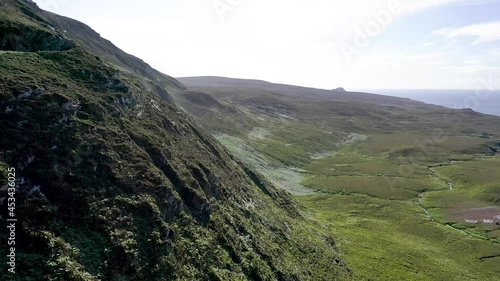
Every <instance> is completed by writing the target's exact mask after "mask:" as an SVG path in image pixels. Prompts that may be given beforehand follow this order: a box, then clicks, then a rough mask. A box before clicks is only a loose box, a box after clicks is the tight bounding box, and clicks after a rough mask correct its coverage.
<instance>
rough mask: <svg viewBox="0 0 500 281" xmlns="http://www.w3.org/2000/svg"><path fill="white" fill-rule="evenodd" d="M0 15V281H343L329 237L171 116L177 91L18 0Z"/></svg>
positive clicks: (100, 42)
mask: <svg viewBox="0 0 500 281" xmlns="http://www.w3.org/2000/svg"><path fill="white" fill-rule="evenodd" d="M0 8H1V9H0V31H1V32H0V43H1V45H0V47H1V48H0V50H1V51H0V121H1V122H0V132H1V135H2V137H1V139H0V167H1V168H2V173H1V182H2V184H1V185H4V184H5V183H7V173H5V172H6V169H7V168H9V167H14V168H15V169H16V173H15V177H16V182H17V189H16V193H15V197H16V209H15V214H16V218H17V219H18V222H17V227H16V249H15V250H16V266H15V272H16V273H15V274H12V273H8V272H7V269H8V268H9V265H8V264H7V263H6V262H1V263H0V264H1V265H0V270H1V272H2V274H1V276H2V280H23V281H27V280H351V279H353V278H354V276H355V275H354V274H353V273H352V271H351V270H350V269H349V267H348V266H347V265H346V264H345V262H344V261H343V257H342V255H341V253H340V250H339V249H338V248H337V246H336V244H335V240H336V237H333V236H332V235H331V233H330V232H329V231H328V228H326V227H325V226H324V225H323V224H321V223H319V222H317V221H314V220H309V219H307V218H306V217H304V214H305V213H304V212H303V211H302V209H301V208H302V207H299V206H298V205H296V204H295V203H294V202H293V201H292V200H291V198H290V196H289V195H288V194H287V193H286V192H284V191H282V190H281V189H278V188H276V187H275V186H274V185H273V184H271V183H269V182H268V181H267V180H266V179H265V178H264V177H262V176H261V175H260V174H259V173H258V172H255V171H254V169H252V168H250V167H248V166H247V165H245V164H243V163H241V162H240V161H239V160H238V159H236V158H234V157H233V156H231V154H229V153H228V151H227V150H226V149H225V148H224V147H223V146H221V145H220V144H219V142H217V141H216V140H215V139H214V138H213V137H211V136H210V135H209V134H207V133H206V132H205V130H203V129H202V128H200V127H199V126H198V125H196V124H195V123H193V122H192V121H191V120H190V118H189V117H188V116H187V115H186V114H185V113H183V112H182V111H181V110H180V108H178V107H177V105H176V104H175V103H174V102H173V100H172V98H171V97H172V96H171V95H172V94H176V92H182V91H183V89H184V87H183V86H182V84H181V83H179V82H178V81H176V80H175V79H173V78H171V77H168V76H166V75H163V74H161V73H159V72H157V71H156V70H153V69H152V68H150V67H149V66H148V65H146V64H145V63H143V62H142V61H141V60H139V59H137V58H135V57H132V56H130V55H127V54H125V53H124V52H122V51H121V50H119V49H117V48H116V47H114V46H113V45H112V44H111V43H110V42H109V41H106V40H104V39H102V38H100V36H98V34H97V33H95V32H94V31H92V30H90V28H88V27H87V26H85V25H83V24H81V23H78V22H76V21H74V20H71V19H68V18H64V17H60V16H57V15H54V14H51V13H48V12H45V11H42V10H40V9H39V8H38V7H37V6H36V5H35V4H34V3H32V2H31V1H21V0H18V1H17V0H8V1H2V3H0ZM4 187H5V186H4ZM5 192H6V189H5V188H2V195H1V196H2V197H4V196H6V194H3V193H5ZM6 202H7V201H6V200H2V206H1V207H2V217H3V218H6V217H7V214H6V213H5V212H6V210H7V206H6ZM4 222H5V221H3V223H4ZM6 231H7V228H6V227H5V226H4V225H2V230H1V233H0V234H1V238H2V243H1V248H0V255H1V256H2V257H4V258H5V257H6V256H7V254H8V253H9V251H11V250H10V249H9V248H8V247H7V244H6V243H4V241H5V240H4V238H6V237H7V236H8V235H9V234H8V233H6Z"/></svg>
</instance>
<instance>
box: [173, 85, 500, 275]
mask: <svg viewBox="0 0 500 281" xmlns="http://www.w3.org/2000/svg"><path fill="white" fill-rule="evenodd" d="M193 79H194V78H193ZM200 79H201V80H199V81H194V82H193V84H194V85H196V87H195V89H196V91H202V92H204V93H207V94H209V95H210V96H212V97H213V98H214V99H215V100H217V101H219V102H220V103H221V104H225V105H226V106H229V107H235V108H238V111H237V112H233V113H232V114H230V116H231V117H228V116H226V118H228V119H231V120H232V122H233V126H232V127H231V128H229V127H228V128H224V126H217V130H214V128H215V127H216V126H215V125H214V124H212V123H211V122H213V121H214V120H216V118H214V119H210V120H211V121H209V122H207V121H206V120H207V119H205V118H204V116H205V115H208V116H210V115H212V114H213V112H214V111H208V110H203V108H201V107H198V108H197V109H198V110H197V111H196V112H193V111H191V110H190V109H192V108H191V107H190V106H189V102H186V106H185V107H184V108H185V109H186V110H187V111H188V112H191V113H192V114H196V116H198V119H197V120H198V122H200V123H202V124H203V125H204V126H205V127H206V128H207V129H208V130H210V131H211V132H217V133H218V134H220V133H221V132H222V133H223V134H225V137H224V138H222V139H221V141H222V143H223V144H224V145H225V146H226V147H227V148H228V149H229V151H231V152H232V153H233V154H234V155H235V156H237V157H238V158H240V159H242V160H243V161H245V162H247V163H249V164H250V165H254V166H260V167H261V168H262V170H263V173H264V174H265V175H266V176H267V177H269V178H270V179H272V178H273V177H275V175H273V174H274V173H275V172H277V170H276V169H275V168H274V167H270V166H269V165H262V161H261V159H266V160H265V162H267V163H282V164H284V165H285V166H286V167H288V168H292V167H293V168H295V169H296V170H297V171H300V175H301V176H302V177H301V178H302V185H303V186H305V187H307V188H309V189H311V190H314V191H315V193H314V194H311V195H307V196H303V194H302V196H296V197H295V199H296V200H297V201H298V202H299V203H301V204H302V205H303V206H305V209H304V210H303V215H304V216H306V217H308V218H309V219H310V220H312V221H316V222H317V223H318V225H323V227H326V228H327V229H329V230H328V231H329V233H330V234H331V235H332V236H333V237H335V238H336V239H335V240H336V241H337V244H338V245H339V247H340V249H342V251H343V252H344V256H345V258H346V261H347V262H348V264H349V265H350V266H351V267H352V269H353V270H354V272H355V273H357V274H358V275H359V276H360V277H361V279H362V280H500V278H499V277H498V276H499V273H500V272H499V271H498V267H497V266H496V264H497V263H498V255H499V254H500V246H499V245H498V244H497V243H495V241H494V239H497V238H496V237H498V235H499V233H500V231H499V230H498V229H497V228H496V227H494V226H492V225H488V224H485V223H478V224H468V223H465V222H464V221H463V220H462V221H457V220H453V219H451V217H450V216H451V215H452V213H449V212H448V211H447V210H448V209H450V208H456V207H457V206H462V207H467V208H485V207H486V208H488V209H487V210H490V211H491V209H490V207H491V206H496V200H497V199H496V194H498V191H497V190H496V189H495V188H496V187H497V185H496V183H497V182H498V179H497V176H496V174H498V173H495V171H496V170H498V169H499V168H500V163H499V162H498V161H497V160H495V159H497V158H492V156H493V155H494V154H495V153H496V151H498V149H497V148H496V147H497V146H498V142H499V141H498V140H499V137H500V136H499V135H498V132H500V130H498V129H500V128H498V124H500V123H498V118H495V117H487V116H482V115H479V114H475V113H473V112H470V111H467V110H447V109H443V108H440V107H434V106H428V105H424V104H421V103H417V102H411V101H408V100H398V99H394V98H388V97H378V96H375V97H372V96H366V95H365V96H364V97H363V98H361V97H362V96H363V95H362V94H351V93H348V94H338V93H331V92H326V91H321V90H314V89H299V88H297V87H293V86H290V87H288V86H280V85H274V84H273V85H271V86H270V85H267V84H262V85H257V84H258V83H257V84H252V83H253V82H252V81H250V82H248V81H246V82H244V84H241V85H245V86H242V87H241V88H238V87H237V86H235V84H231V83H230V82H224V81H223V82H221V83H220V84H217V83H216V84H210V83H208V84H206V85H208V86H206V87H203V83H207V82H204V81H205V80H204V79H205V78H200ZM208 80H210V79H208ZM183 81H185V82H190V81H193V80H192V79H186V80H183ZM224 83H228V86H226V85H225V84H224ZM235 83H236V82H235ZM238 83H240V82H238ZM214 85H216V86H214ZM188 86H189V83H188ZM270 89H272V90H270ZM301 93H303V94H301ZM306 95H307V97H306ZM178 99H179V100H180V103H182V102H185V101H183V99H182V97H178ZM241 112H244V114H240V113H241ZM283 115H284V116H285V117H283ZM240 120H253V122H252V123H243V122H244V121H242V123H241V125H243V124H245V126H239V125H238V122H239V121H240ZM235 128H237V129H235ZM256 132H261V134H257V136H258V137H255V135H256ZM262 132H265V133H262ZM352 133H358V134H360V135H362V136H365V137H363V138H356V139H357V140H355V141H353V140H351V139H350V136H352V135H353V134H352ZM354 135H356V134H354ZM227 140H231V141H227ZM242 145H244V147H245V149H244V150H245V151H246V152H245V153H241V149H239V148H238V149H235V148H237V147H240V148H241V146H242ZM257 159H260V160H257ZM481 159H483V160H481ZM266 170H267V173H266ZM478 171H480V172H478ZM286 178H287V179H288V180H292V179H294V178H293V177H290V176H286ZM480 179H481V180H480ZM450 187H451V188H452V190H450ZM424 208H425V209H424ZM481 210H482V209H481ZM426 211H427V212H428V213H426ZM429 216H430V217H429Z"/></svg>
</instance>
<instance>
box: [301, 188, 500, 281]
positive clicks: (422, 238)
mask: <svg viewBox="0 0 500 281" xmlns="http://www.w3.org/2000/svg"><path fill="white" fill-rule="evenodd" d="M297 200H298V201H299V202H301V203H302V204H304V206H306V207H307V208H308V209H309V210H311V216H312V217H313V218H314V219H317V220H318V221H320V222H321V223H327V224H328V225H329V226H330V227H331V228H330V231H331V234H332V235H333V236H334V237H342V239H338V241H339V247H340V248H341V249H344V250H345V251H346V252H345V257H346V260H347V262H348V264H349V265H350V266H351V267H352V269H353V270H354V272H356V273H357V274H359V275H360V277H361V278H362V279H363V280H419V281H420V280H498V276H499V274H500V270H499V268H498V266H496V265H497V264H498V263H497V260H495V259H486V260H484V261H481V260H480V258H481V257H485V256H491V255H498V254H500V246H499V245H494V244H491V243H489V242H487V241H484V240H481V239H476V238H473V237H469V236H467V235H466V234H464V233H462V232H460V231H457V230H456V229H454V228H452V227H450V226H447V225H443V224H439V223H436V222H432V221H430V220H429V219H428V218H427V217H426V216H425V214H424V212H423V211H422V209H421V208H420V207H419V206H417V205H416V204H415V203H413V202H411V201H394V200H390V201H389V200H385V199H381V198H373V197H367V196H365V195H328V196H324V195H322V196H311V197H298V198H297Z"/></svg>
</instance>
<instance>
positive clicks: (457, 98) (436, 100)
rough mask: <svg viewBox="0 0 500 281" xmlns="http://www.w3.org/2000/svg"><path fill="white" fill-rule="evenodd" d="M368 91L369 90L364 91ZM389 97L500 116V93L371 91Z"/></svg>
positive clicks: (469, 91)
mask: <svg viewBox="0 0 500 281" xmlns="http://www.w3.org/2000/svg"><path fill="white" fill-rule="evenodd" d="M364 91H367V90H364ZM367 92H370V93H374V94H381V95H387V96H395V97H403V98H410V99H412V100H417V101H421V102H425V103H429V104H435V105H441V106H446V107H449V108H470V109H472V110H474V111H477V112H480V113H485V114H491V115H497V116H500V91H498V90H495V91H490V90H487V89H483V90H392V89H391V90H369V91H367Z"/></svg>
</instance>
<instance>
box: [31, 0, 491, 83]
mask: <svg viewBox="0 0 500 281" xmlns="http://www.w3.org/2000/svg"><path fill="white" fill-rule="evenodd" d="M35 2H36V3H37V4H38V5H39V6H40V7H41V8H42V9H46V10H49V11H52V12H55V13H58V14H61V15H64V16H68V17H71V18H74V19H77V20H80V21H82V22H84V23H86V24H88V25H89V26H91V27H92V28H93V29H95V30H96V31H97V32H98V33H100V34H101V36H103V37H105V38H107V39H109V40H111V41H112V42H113V43H114V44H115V45H117V46H118V47H119V48H121V49H123V50H124V51H126V52H128V53H131V54H133V55H135V56H137V57H140V58H141V59H143V60H144V61H146V62H147V63H149V64H150V65H151V66H153V67H154V68H156V69H158V70H160V71H161V72H164V73H166V74H168V75H170V76H174V77H185V76H225V77H234V78H249V79H261V80H266V81H270V82H276V83H285V84H293V85H301V86H309V87H316V88H326V89H329V88H337V87H344V88H346V89H348V90H349V89H477V88H480V87H484V88H488V89H495V90H496V89H499V88H500V13H498V11H500V0H418V1H415V0H342V1H332V0H309V1H306V0H271V1H270V0H267V1H266V0H142V1H128V0H106V1H102V0H86V1H77V0H35ZM485 81H486V82H485Z"/></svg>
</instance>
